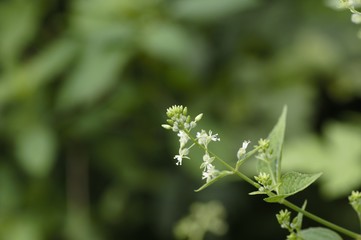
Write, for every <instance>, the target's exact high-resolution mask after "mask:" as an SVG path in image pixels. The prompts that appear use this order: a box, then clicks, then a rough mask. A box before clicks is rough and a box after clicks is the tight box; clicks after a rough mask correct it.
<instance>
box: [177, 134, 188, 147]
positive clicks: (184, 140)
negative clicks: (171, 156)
mask: <svg viewBox="0 0 361 240" xmlns="http://www.w3.org/2000/svg"><path fill="white" fill-rule="evenodd" d="M177 136H178V137H179V143H180V147H181V148H183V147H184V146H185V145H186V144H187V142H188V140H189V136H188V135H187V134H186V133H185V132H184V131H182V130H180V131H179V132H178V134H177Z"/></svg>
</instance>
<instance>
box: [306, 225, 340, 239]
mask: <svg viewBox="0 0 361 240" xmlns="http://www.w3.org/2000/svg"><path fill="white" fill-rule="evenodd" d="M299 236H300V237H301V238H302V239H303V240H325V239H327V240H342V238H341V237H340V235H338V234H337V233H336V232H334V231H332V230H330V229H328V228H322V227H315V228H307V229H305V230H302V231H301V232H299Z"/></svg>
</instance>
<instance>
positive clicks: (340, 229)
mask: <svg viewBox="0 0 361 240" xmlns="http://www.w3.org/2000/svg"><path fill="white" fill-rule="evenodd" d="M185 132H186V133H187V135H188V136H189V138H190V139H191V140H192V141H193V142H194V144H196V145H197V146H198V147H200V148H201V149H203V150H204V151H206V152H208V153H210V154H211V155H213V156H214V157H215V159H217V160H218V161H219V162H220V163H222V164H223V165H224V166H225V167H226V168H228V169H229V170H231V171H232V172H233V173H234V174H236V175H237V176H238V177H240V178H241V179H243V180H244V181H246V182H247V183H249V184H251V185H252V186H254V187H255V188H257V189H258V188H260V187H261V186H260V185H259V184H258V183H257V182H255V181H253V180H252V179H251V178H249V177H247V176H246V175H244V174H243V173H241V172H240V171H238V170H237V169H235V168H234V167H232V166H231V165H229V164H228V163H227V162H225V161H224V160H223V159H221V158H220V157H218V156H217V155H216V154H214V153H213V152H211V151H209V150H208V149H207V148H205V147H204V146H203V145H201V144H199V143H198V141H197V140H196V139H195V138H194V137H193V136H192V135H191V134H190V133H189V132H188V131H185ZM268 195H269V196H274V195H275V193H272V192H270V193H269V194H268ZM280 204H283V205H285V206H286V207H288V208H290V209H292V210H294V211H296V212H299V213H302V214H303V215H304V216H306V217H308V218H310V219H312V220H314V221H316V222H318V223H320V224H321V225H324V226H326V227H328V228H330V229H333V230H335V231H337V232H339V233H342V234H344V235H346V236H349V237H352V238H353V239H355V240H361V235H360V234H358V233H355V232H352V231H350V230H348V229H346V228H343V227H341V226H339V225H336V224H334V223H331V222H329V221H327V220H325V219H323V218H320V217H318V216H316V215H314V214H312V213H310V212H308V211H306V210H304V209H302V208H300V207H298V206H297V205H295V204H293V203H291V202H289V201H288V200H286V199H283V200H282V201H280Z"/></svg>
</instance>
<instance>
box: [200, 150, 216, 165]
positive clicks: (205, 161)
mask: <svg viewBox="0 0 361 240" xmlns="http://www.w3.org/2000/svg"><path fill="white" fill-rule="evenodd" d="M213 160H214V157H211V156H209V154H208V153H207V152H206V153H205V154H204V155H203V163H202V164H201V166H200V168H204V169H206V168H207V166H208V165H210V164H211V163H212V162H213Z"/></svg>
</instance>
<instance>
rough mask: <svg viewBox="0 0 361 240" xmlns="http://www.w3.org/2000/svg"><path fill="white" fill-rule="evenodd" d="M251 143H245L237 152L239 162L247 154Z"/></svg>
mask: <svg viewBox="0 0 361 240" xmlns="http://www.w3.org/2000/svg"><path fill="white" fill-rule="evenodd" d="M250 142H251V141H244V142H243V144H242V147H241V148H240V149H239V150H238V152H237V158H238V160H239V159H241V157H242V156H243V155H244V154H245V153H246V149H247V147H248V144H249V143H250Z"/></svg>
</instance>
